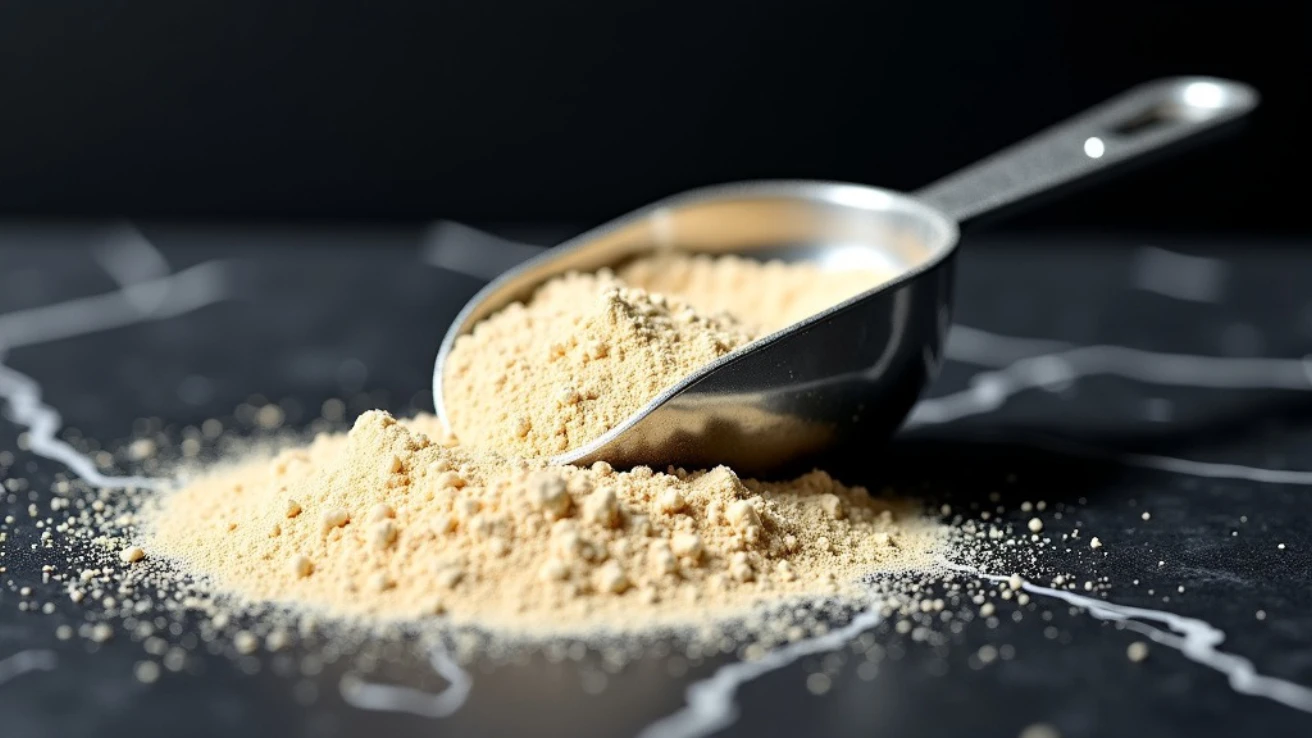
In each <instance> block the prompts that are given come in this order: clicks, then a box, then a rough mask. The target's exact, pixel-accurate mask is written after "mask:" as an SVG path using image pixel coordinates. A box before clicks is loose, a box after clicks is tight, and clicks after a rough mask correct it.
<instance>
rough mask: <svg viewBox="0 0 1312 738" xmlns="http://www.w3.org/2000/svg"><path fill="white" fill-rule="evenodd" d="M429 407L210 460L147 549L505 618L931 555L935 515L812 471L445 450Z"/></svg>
mask: <svg viewBox="0 0 1312 738" xmlns="http://www.w3.org/2000/svg"><path fill="white" fill-rule="evenodd" d="M440 434H441V430H440V427H439V425H438V423H437V421H436V419H434V418H431V417H421V418H417V419H414V420H410V421H396V420H394V419H393V418H392V417H391V416H389V415H387V414H386V413H383V412H380V411H373V412H368V413H365V414H364V415H362V416H361V417H360V418H359V419H358V420H357V421H356V423H355V426H354V428H352V430H351V431H350V433H348V434H346V435H320V436H318V437H317V438H316V439H315V440H314V442H313V443H312V444H311V445H310V446H309V447H307V448H304V449H295V450H290V451H285V452H283V453H281V454H280V455H278V456H277V457H276V458H274V459H272V460H268V459H265V460H262V461H254V462H249V463H246V464H245V465H242V466H236V467H230V468H227V469H221V470H217V471H215V472H214V473H212V474H211V475H210V476H207V477H205V478H202V479H200V480H198V481H196V482H194V483H193V484H191V485H189V486H187V487H186V488H184V489H182V490H181V491H178V492H176V493H174V494H172V495H170V496H168V497H166V498H165V499H164V500H163V501H162V505H161V506H160V508H159V509H157V510H155V511H153V512H152V513H150V515H149V520H150V522H149V525H148V536H147V538H146V540H145V542H144V544H143V546H144V549H145V551H146V552H147V555H149V556H151V557H156V556H162V557H167V558H171V559H174V560H176V561H180V562H183V563H184V564H186V565H187V568H188V569H189V570H191V571H194V572H198V573H201V574H204V575H207V576H208V577H209V578H210V579H211V580H212V581H213V582H214V583H215V584H217V585H218V586H219V587H220V588H221V589H223V590H226V591H229V592H233V593H236V594H238V595H240V596H242V597H243V598H245V599H248V600H256V601H259V600H272V601H281V602H287V603H296V604H300V605H310V606H312V607H315V608H317V609H321V610H323V611H326V612H329V613H332V614H336V615H348V616H349V615H367V616H377V617H382V618H412V617H422V616H428V615H445V616H446V618H447V620H448V621H449V622H452V623H455V624H477V625H480V626H487V627H505V628H510V629H514V630H516V631H517V632H539V631H545V632H553V631H554V632H565V631H586V630H595V629H612V630H644V629H649V628H652V627H656V626H658V625H680V624H697V623H705V622H706V621H707V620H708V618H713V617H716V616H732V615H735V614H741V613H744V612H746V611H747V610H748V609H749V608H750V607H751V606H752V605H753V604H755V603H758V602H763V601H779V600H782V599H787V598H788V597H790V596H799V597H800V596H814V595H839V596H841V595H843V594H845V593H849V594H854V595H855V594H857V593H859V592H860V591H861V590H862V585H861V584H860V582H859V580H860V578H861V577H863V576H865V575H868V574H871V573H877V572H898V571H906V570H925V569H929V568H932V567H933V564H934V561H935V558H936V556H938V555H939V554H940V553H941V551H940V546H941V544H942V542H943V541H944V535H945V533H944V531H945V528H944V527H943V526H941V525H940V524H939V523H938V522H937V521H935V520H933V519H930V518H927V517H924V516H923V515H922V514H921V511H920V510H919V506H918V505H916V504H913V503H899V502H890V501H883V500H879V499H876V498H873V497H871V496H870V495H869V494H868V493H867V492H866V490H864V489H861V488H849V487H844V486H843V485H841V484H839V483H837V482H835V481H834V480H833V479H832V478H830V477H829V476H828V475H827V474H825V473H823V472H813V473H811V474H808V475H805V476H803V477H800V478H798V479H796V480H793V481H790V482H784V483H771V484H765V483H759V482H755V481H752V480H741V479H739V478H738V477H737V476H736V475H735V474H734V473H733V472H732V471H731V470H729V469H727V468H724V467H720V468H716V469H713V470H711V471H699V472H686V471H684V470H679V469H672V470H670V471H669V472H668V473H660V472H654V471H652V470H650V469H648V468H645V467H639V468H636V469H633V470H632V471H629V472H618V471H614V470H612V469H610V468H609V467H608V466H607V465H606V464H604V463H598V464H597V465H595V466H593V467H591V468H588V469H580V468H575V467H568V466H565V467H562V466H545V465H543V464H542V463H539V462H533V461H525V460H517V459H511V460H508V459H505V458H503V457H499V456H491V455H478V454H475V453H471V452H469V451H467V450H464V449H462V448H460V447H448V446H446V445H443V444H442V443H439V442H435V441H433V440H431V439H433V438H440V437H441V435H440Z"/></svg>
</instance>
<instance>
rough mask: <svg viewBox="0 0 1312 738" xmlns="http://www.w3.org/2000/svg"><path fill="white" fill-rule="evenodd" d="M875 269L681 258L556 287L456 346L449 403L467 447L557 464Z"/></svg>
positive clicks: (447, 387)
mask: <svg viewBox="0 0 1312 738" xmlns="http://www.w3.org/2000/svg"><path fill="white" fill-rule="evenodd" d="M886 278H887V275H886V274H883V273H881V272H876V271H873V270H856V271H841V272H829V271H823V270H820V269H818V268H817V267H815V266H813V265H810V264H804V263H795V264H794V263H789V264H786V263H783V262H767V263H762V262H756V261H753V260H750V259H745V258H741V257H734V256H722V257H715V258H712V257H707V256H692V255H688V254H680V253H669V254H663V255H657V256H651V257H645V258H642V259H638V260H635V261H633V262H630V263H629V264H628V265H626V266H625V267H623V268H621V269H620V270H619V274H618V275H617V274H616V273H615V272H613V271H611V270H609V269H603V270H601V271H598V272H596V273H592V274H579V273H570V274H566V275H563V276H560V277H557V278H555V279H552V280H550V281H548V282H547V283H545V284H543V285H542V286H541V287H539V288H538V289H537V291H536V292H535V293H534V294H533V296H532V297H531V298H530V299H529V300H528V302H527V303H513V304H511V305H510V306H508V307H506V308H504V309H502V310H501V311H499V312H497V313H495V314H494V315H492V316H491V317H489V318H487V319H486V320H483V321H481V322H480V323H478V324H477V325H475V326H474V328H473V330H472V331H471V332H470V333H469V334H468V335H465V336H461V337H460V338H459V339H457V341H456V343H455V346H454V347H453V349H452V351H451V354H450V356H449V357H448V359H447V364H446V375H445V377H444V378H443V379H444V403H445V405H444V407H445V414H446V418H447V420H448V421H449V423H450V425H451V430H452V431H453V432H454V433H455V435H456V437H457V438H459V439H460V442H461V443H462V444H463V445H465V446H470V447H477V448H481V449H484V450H490V451H495V452H499V453H512V452H513V453H518V454H524V455H530V456H552V455H555V454H558V453H561V452H563V451H567V450H569V449H571V448H577V447H579V446H582V445H585V444H587V443H588V442H589V441H591V440H593V439H595V438H597V437H598V436H601V435H602V434H604V433H605V432H606V431H608V430H610V429H611V428H613V427H615V426H616V425H618V424H619V423H621V422H622V421H623V420H625V419H626V418H628V417H629V416H630V415H632V414H633V413H634V412H636V411H638V410H639V409H640V408H641V407H642V406H643V405H645V404H646V403H647V402H649V401H650V400H651V399H653V398H654V397H656V396H657V395H659V394H660V393H661V392H662V391H663V390H665V389H666V388H668V387H670V386H671V385H673V384H676V383H677V382H678V381H679V380H680V379H683V378H684V377H686V376H688V375H689V374H691V373H693V372H694V371H696V370H697V369H698V368H700V367H702V366H704V365H706V364H708V363H710V362H712V361H715V360H716V359H718V358H720V357H722V356H724V355H725V354H728V353H730V352H732V351H734V350H735V349H737V348H740V347H742V346H744V345H746V344H748V343H750V342H751V341H753V340H755V339H756V338H759V337H761V336H763V335H765V334H767V333H770V332H773V331H775V330H778V329H779V328H783V327H785V326H787V325H789V324H791V323H794V322H796V321H797V320H800V319H802V318H804V317H806V316H808V315H811V314H813V313H815V312H818V311H819V310H823V309H824V308H826V307H828V306H830V305H832V304H834V303H837V302H840V301H842V300H843V299H846V298H847V297H850V296H852V295H855V294H858V293H860V292H862V291H864V290H866V289H869V288H871V287H873V286H875V285H877V284H879V283H880V282H882V281H884V280H885V279H886Z"/></svg>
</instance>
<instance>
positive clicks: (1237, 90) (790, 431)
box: [433, 78, 1257, 475]
mask: <svg viewBox="0 0 1312 738" xmlns="http://www.w3.org/2000/svg"><path fill="white" fill-rule="evenodd" d="M1256 103H1257V95H1256V93H1255V92H1254V91H1253V90H1252V89H1251V88H1249V87H1247V86H1246V85H1243V84H1240V83H1236V82H1229V81H1225V80H1215V79H1208V78H1181V79H1171V80H1162V81H1158V82H1153V83H1149V84H1146V85H1143V86H1140V87H1137V88H1134V89H1132V90H1130V91H1129V92H1127V93H1125V94H1123V95H1121V96H1118V97H1117V98H1114V99H1113V100H1111V101H1108V102H1107V103H1104V104H1102V105H1100V106H1097V107H1095V108H1093V109H1091V110H1090V111H1088V112H1086V113H1084V114H1082V115H1080V116H1078V117H1076V118H1073V119H1071V120H1069V121H1067V122H1065V123H1063V124H1060V125H1058V126H1055V127H1053V128H1051V129H1048V130H1047V131H1044V132H1043V133H1040V134H1038V135H1037V136H1035V137H1033V138H1031V139H1029V140H1027V141H1024V142H1022V143H1020V144H1018V145H1016V146H1013V147H1011V148H1009V149H1007V150H1005V151H1003V152H1001V153H999V154H997V155H995V156H993V157H990V158H988V159H986V160H984V161H982V162H980V163H978V164H976V165H974V166H971V167H968V168H967V169H964V170H962V171H961V172H958V173H957V174H954V175H951V176H949V177H947V178H945V179H943V180H941V181H939V182H937V183H935V184H933V185H930V186H929V187H927V188H925V189H924V190H922V191H921V192H920V193H918V194H917V195H915V196H912V195H906V194H902V193H898V192H894V191H890V190H884V189H879V188H875V187H867V186H863V185H854V184H840V183H831V182H801V181H777V182H776V181H763V182H743V183H736V184H728V185H721V186H716V187H708V188H704V189H699V190H694V191H691V192H687V193H684V194H681V195H676V196H674V197H671V198H668V199H665V200H662V201H660V202H657V203H655V204H653V205H651V206H648V207H646V208H643V209H641V210H639V211H636V212H634V213H631V214H629V215H626V216H624V217H621V218H619V219H617V220H615V221H612V222H611V223H608V224H606V225H603V226H601V227H599V228H597V229H594V230H592V231H590V232H588V233H585V234H583V235H582V236H579V237H577V238H575V239H573V240H571V241H569V242H567V243H565V244H563V245H561V246H558V247H556V248H554V249H552V250H550V251H548V252H546V253H545V254H543V255H541V256H539V257H537V258H534V259H531V260H530V261H528V262H526V263H524V264H521V265H520V266H518V267H515V268H513V269H511V270H510V271H508V272H506V273H505V274H503V275H501V276H500V277H498V278H497V279H496V280H494V281H493V282H491V283H489V284H488V285H487V286H486V287H485V288H484V289H483V290H481V291H480V292H479V293H478V294H477V295H475V296H474V298H473V299H472V300H470V302H469V303H468V304H467V305H466V306H465V308H464V309H463V310H462V311H461V313H460V315H458V316H457V318H456V320H455V321H454V322H453V324H452V325H451V327H450V329H449V330H448V331H447V333H446V336H445V337H444V339H443V341H442V345H441V348H440V350H439V352H438V357H437V362H436V365H435V367H434V372H433V397H434V402H435V404H436V406H437V412H438V414H439V415H440V416H442V417H443V419H444V420H445V411H444V403H443V394H442V378H443V369H444V365H445V361H446V357H447V355H448V354H449V353H450V351H451V348H452V345H453V344H454V342H455V339H456V338H457V337H458V336H460V335H461V334H463V333H466V332H468V331H469V330H470V329H471V328H472V326H473V325H474V324H475V323H477V322H478V321H479V320H482V319H483V318H486V317H487V316H488V315H490V314H492V313H493V312H495V311H497V310H499V309H500V308H502V307H505V306H506V305H508V304H509V303H511V302H513V301H516V300H522V299H524V298H526V297H527V296H528V295H529V294H530V293H531V292H532V290H533V289H534V288H535V287H536V286H537V285H539V284H541V283H542V282H544V281H545V280H547V279H549V278H551V277H553V276H556V275H559V274H562V273H565V272H567V271H571V270H577V271H590V270H595V269H598V268H600V267H603V266H608V265H614V264H617V263H619V262H622V261H624V260H625V259H628V258H632V257H634V256H637V255H639V254H643V253H647V252H651V251H657V250H662V249H674V250H682V251H694V252H704V253H737V254H742V255H745V256H751V257H754V258H783V259H806V260H810V261H814V262H817V263H819V264H821V265H822V266H824V267H825V268H829V269H844V268H853V267H855V266H862V265H864V266H870V265H884V266H889V267H892V269H893V271H895V272H896V273H897V275H898V276H897V277H896V278H895V279H893V280H891V281H889V282H887V283H885V284H883V285H881V286H879V287H877V288H875V289H872V290H870V291H868V292H866V293H864V294H862V295H858V296H856V297H854V298H852V299H849V300H846V301H844V302H841V303H838V304H836V305H834V306H832V307H830V308H829V309H827V310H825V311H823V312H820V313H817V314H816V315H813V316H811V317H810V318H807V319H806V320H803V321H801V322H799V323H796V324H794V325H792V326H790V327H788V328H786V329H784V330H782V331H778V332H776V333H774V334H771V335H769V336H766V337H764V338H762V339H760V340H758V341H755V342H753V343H752V344H749V345H748V346H745V347H743V348H741V349H739V350H737V351H735V352H733V353H731V354H729V355H727V356H725V357H723V358H721V359H720V360H719V361H716V362H714V363H712V364H709V365H707V366H705V367H703V368H701V369H700V370H698V371H697V372H695V373H693V374H692V375H690V376H688V377H686V378H685V379H683V380H682V381H681V382H679V383H678V384H676V385H674V386H672V387H670V388H668V389H667V390H666V391H665V392H663V393H661V395H659V396H658V397H656V398H654V399H653V400H652V401H651V402H649V403H648V404H647V405H646V406H645V407H644V408H642V409H641V410H639V411H638V412H636V413H634V414H633V415H632V416H631V417H629V418H628V419H627V420H626V421H625V422H624V423H622V424H620V425H619V426H617V427H616V428H613V429H612V430H611V431H610V432H609V433H607V434H605V435H603V436H601V437H600V438H597V439H595V440H593V441H592V442H591V443H589V444H587V445H586V446H582V447H580V448H575V449H571V450H570V451H569V452H567V453H564V454H561V455H558V456H556V457H553V458H552V461H554V462H558V463H579V464H586V463H591V462H593V461H597V460H606V461H608V462H610V463H612V464H614V465H616V466H630V465H634V464H650V465H654V466H656V467H658V468H663V467H664V466H666V465H668V464H675V465H683V466H690V467H704V466H711V465H715V464H728V465H730V466H732V467H733V468H735V469H736V470H738V471H740V472H743V473H747V474H755V475H768V474H770V473H777V472H783V471H789V470H792V469H796V468H800V467H804V466H806V465H809V464H814V463H817V462H818V461H819V460H820V459H821V458H822V457H824V456H825V455H827V454H831V453H850V452H851V451H853V450H854V449H856V450H859V449H860V448H863V447H864V448H870V447H872V446H873V444H877V443H879V442H882V440H883V439H885V438H886V437H887V436H889V435H890V434H891V433H892V432H893V431H894V430H896V428H897V427H898V426H899V425H900V424H901V422H902V420H903V419H904V418H905V416H906V414H907V412H908V411H909V410H910V409H911V406H912V405H913V404H914V403H915V402H916V400H917V398H918V397H919V395H920V393H921V391H922V390H923V389H924V387H925V386H926V385H927V384H928V383H929V382H930V381H931V380H932V379H933V377H934V375H935V374H936V372H937V370H938V367H939V363H940V360H941V353H940V352H941V349H942V345H943V339H944V336H945V334H946V332H947V328H948V326H949V324H950V322H951V306H952V280H953V254H954V251H955V248H956V244H957V236H958V231H957V221H958V220H962V219H965V218H969V217H971V216H974V215H977V214H979V213H983V212H986V211H988V210H991V209H993V208H996V207H999V206H1002V205H1005V204H1007V203H1010V202H1013V201H1015V200H1018V199H1021V198H1023V197H1026V196H1028V195H1031V194H1035V193H1037V192H1040V191H1044V190H1047V189H1049V188H1051V187H1054V186H1056V185H1059V184H1062V183H1064V182H1067V181H1069V180H1072V179H1075V178H1078V177H1081V176H1084V175H1086V174H1090V173H1092V172H1094V171H1097V170H1100V169H1104V168H1106V167H1109V166H1112V165H1114V164H1116V163H1118V162H1121V161H1124V160H1127V159H1130V158H1133V157H1136V156H1139V155H1141V154H1144V153H1147V152H1149V151H1152V150H1156V149H1159V148H1161V147H1163V146H1165V145H1167V144H1169V143H1172V142H1174V141H1177V140H1179V139H1182V138H1185V137H1187V136H1189V135H1192V134H1194V133H1197V132H1200V131H1202V130H1204V129H1208V128H1212V127H1214V126H1216V125H1219V124H1221V123H1224V122H1225V121H1228V120H1230V119H1233V118H1236V117H1238V116H1240V115H1242V114H1243V113H1245V112H1247V111H1248V110H1250V109H1252V107H1254V106H1255V105H1256Z"/></svg>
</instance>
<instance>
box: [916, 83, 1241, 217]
mask: <svg viewBox="0 0 1312 738" xmlns="http://www.w3.org/2000/svg"><path fill="white" fill-rule="evenodd" d="M1258 99H1259V97H1258V93H1257V90H1255V89H1253V88H1252V87H1251V86H1249V85H1247V84H1244V83H1243V82H1235V81H1232V80H1226V79H1217V78H1213V77H1171V78H1167V79H1160V80H1156V81H1153V82H1147V83H1145V84H1142V85H1139V86H1137V87H1133V88H1131V89H1130V90H1128V91H1126V92H1123V93H1121V94H1120V95H1117V96H1116V97H1113V98H1112V99H1110V100H1108V101H1106V102H1104V103H1102V104H1101V105H1097V106H1095V107H1093V108H1090V109H1089V110H1087V111H1085V112H1083V113H1081V114H1079V115H1077V116H1075V117H1074V118H1071V119H1069V120H1067V121H1065V122H1062V123H1058V124H1057V125H1055V126H1053V127H1051V128H1048V129H1047V130H1045V131H1043V132H1041V133H1038V134H1036V135H1034V136H1032V137H1030V138H1028V139H1025V140H1024V141H1021V142H1020V143H1018V144H1015V145H1013V146H1010V147H1008V148H1006V149H1003V150H1002V151H999V152H998V153H996V154H993V155H992V156H989V157H987V158H985V159H983V160H982V161H979V162H977V163H975V164H972V165H970V166H968V167H966V168H965V169H962V170H960V171H958V172H955V173H953V174H950V175H948V176H946V177H944V178H943V179H940V180H939V181H937V182H935V183H933V184H931V185H929V186H928V187H925V188H923V189H922V190H920V191H919V192H917V193H916V196H917V197H918V198H920V199H922V200H924V201H926V202H927V203H928V204H930V205H932V206H934V207H936V208H938V209H940V210H942V211H943V212H945V213H947V214H948V215H950V216H952V217H953V218H956V219H957V220H958V221H961V220H966V219H968V218H971V217H974V216H976V215H979V214H982V213H986V212H989V211H991V210H994V209H997V208H1000V207H1002V206H1004V205H1009V204H1011V203H1013V202H1016V201H1018V200H1021V199H1024V198H1026V197H1029V196H1031V195H1036V194H1039V193H1041V192H1045V191H1047V190H1050V189H1052V188H1054V187H1057V186H1059V185H1062V184H1065V183H1067V182H1070V181H1072V180H1075V179H1079V178H1082V177H1085V176H1086V175H1089V174H1093V173H1094V172H1098V171H1101V170H1104V169H1107V168H1109V167H1112V166H1115V165H1117V164H1120V163H1121V162H1125V161H1128V160H1130V159H1134V158H1137V157H1140V156H1142V155H1144V154H1147V153H1149V152H1151V151H1155V150H1157V149H1161V148H1163V147H1165V146H1168V145H1170V144H1173V143H1175V142H1177V141H1180V140H1183V139H1185V138H1188V137H1191V136H1193V135H1195V134H1198V133H1202V132H1203V131H1206V130H1209V129H1213V128H1216V127H1217V126H1220V125H1222V124H1224V123H1227V122H1229V121H1232V120H1234V119H1236V118H1239V117H1240V116H1243V115H1244V114H1246V113H1248V112H1249V111H1250V110H1252V109H1253V108H1255V107H1256V106H1257V104H1258Z"/></svg>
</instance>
